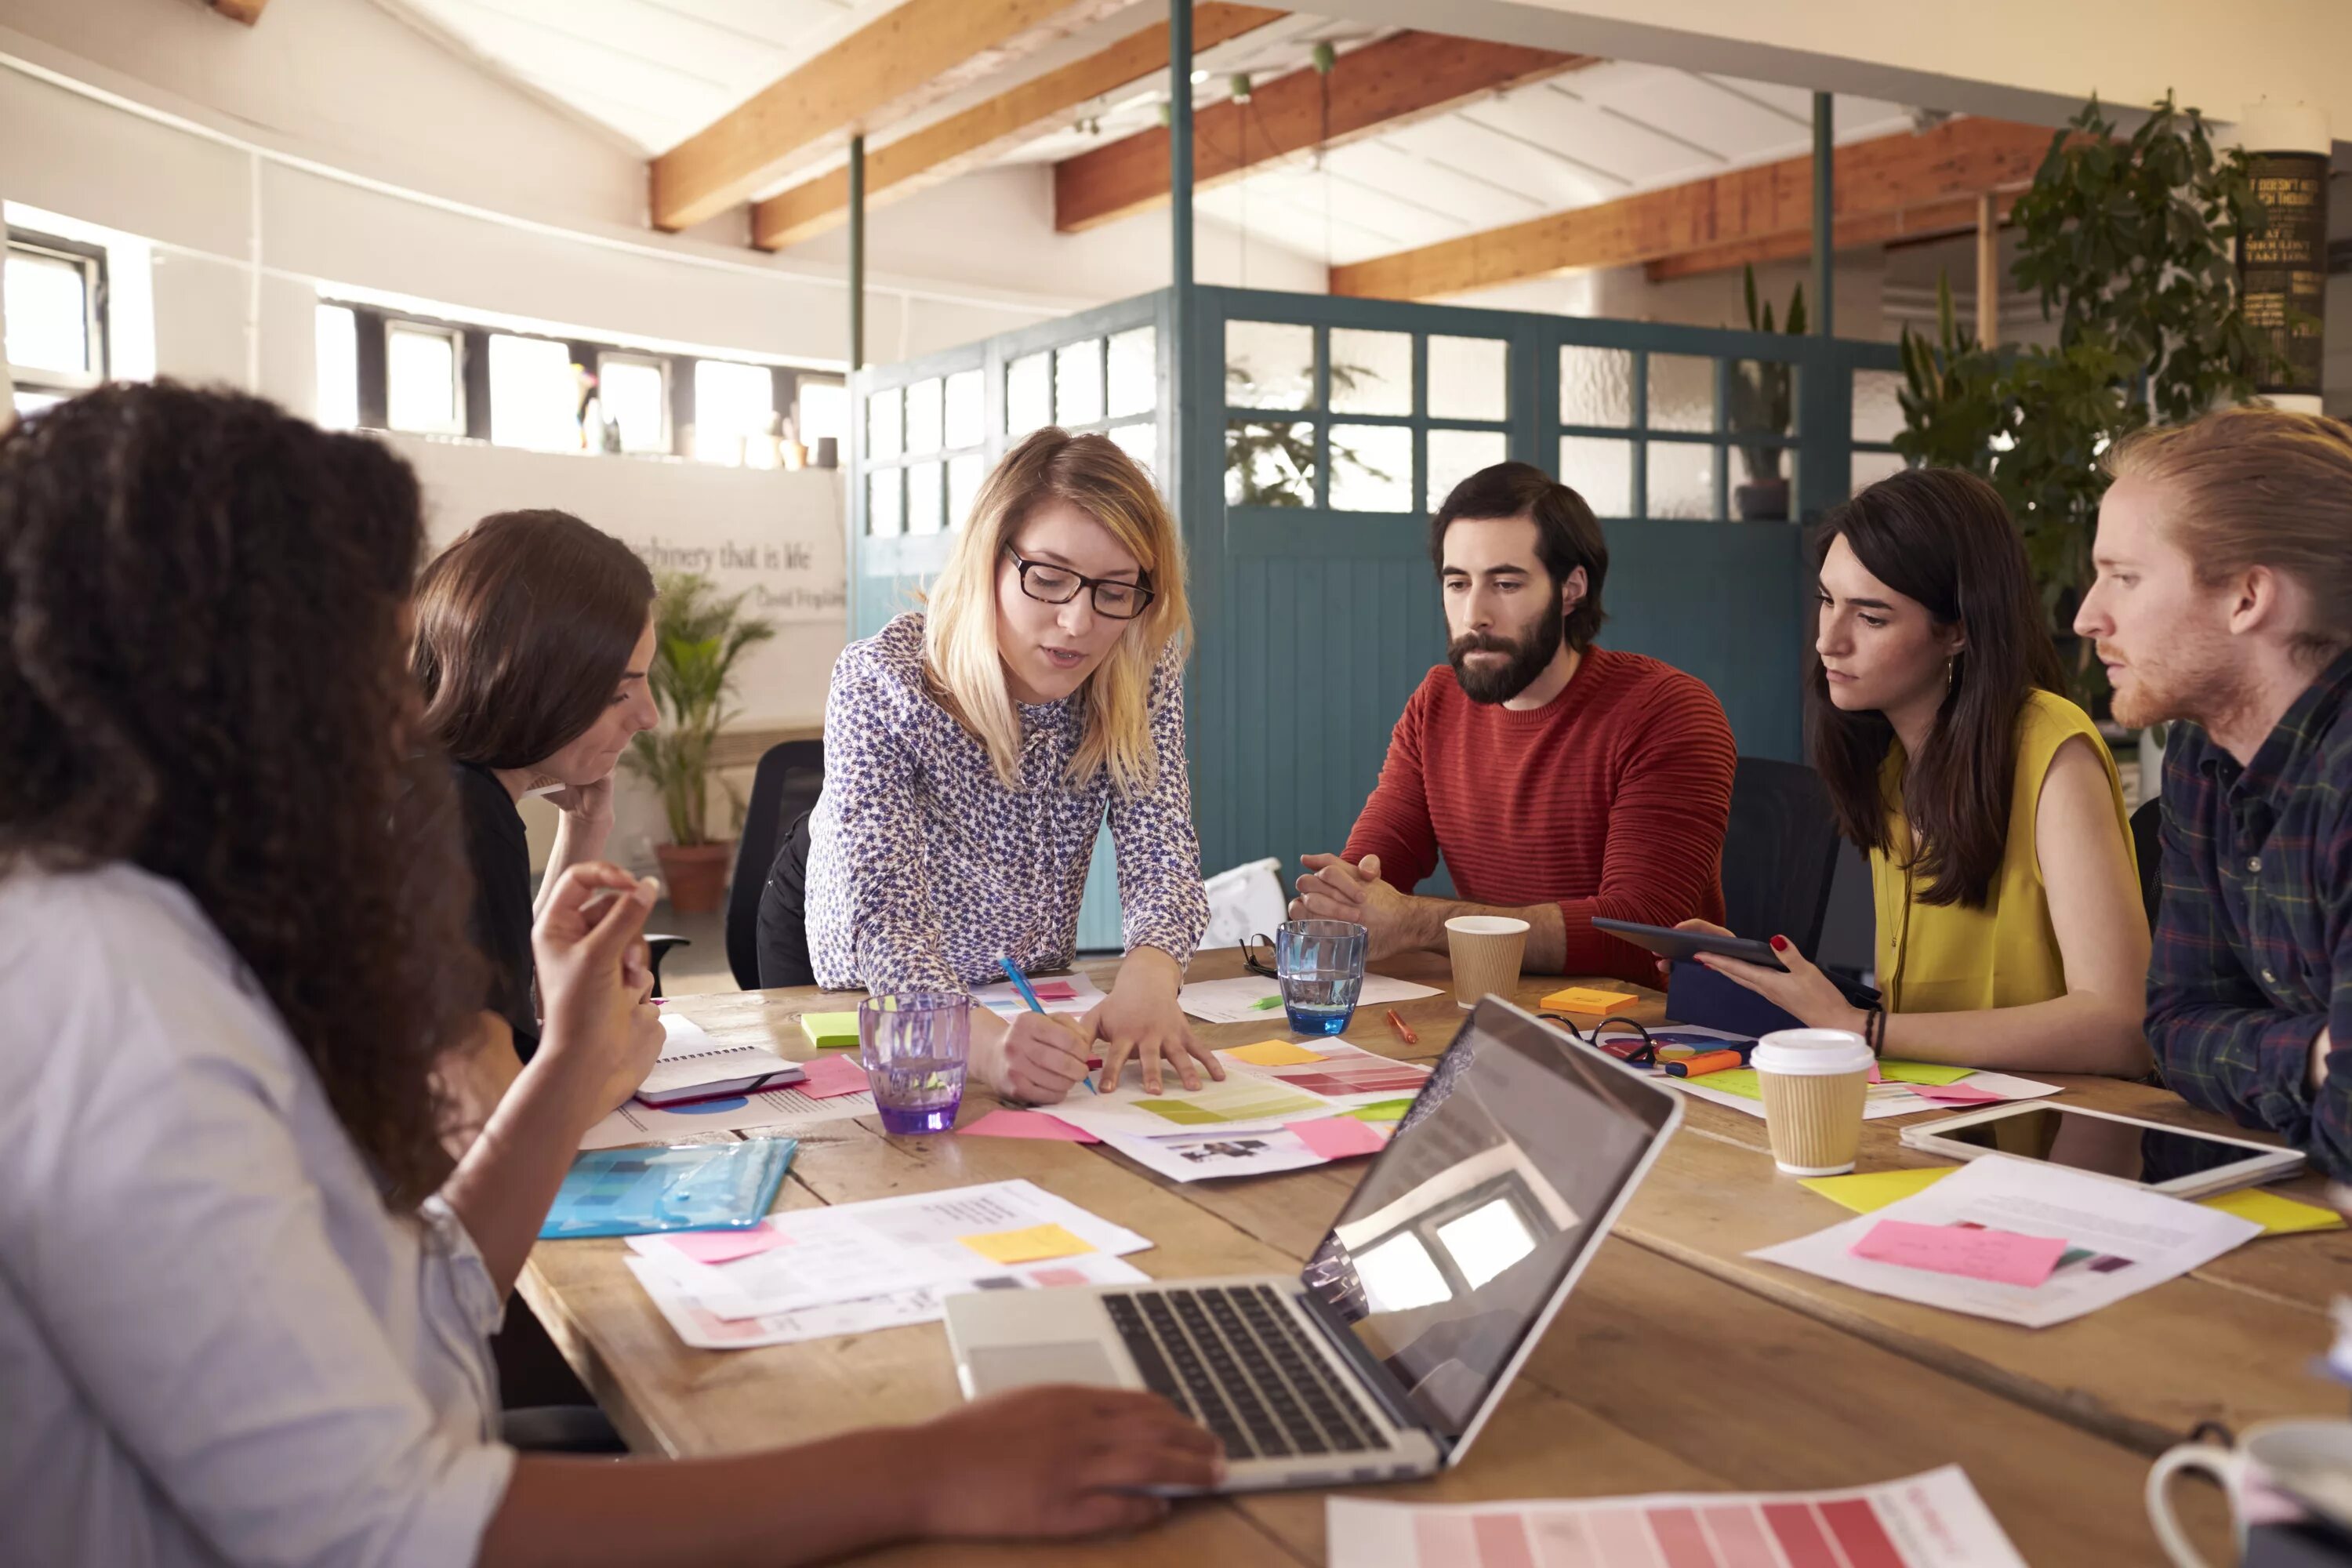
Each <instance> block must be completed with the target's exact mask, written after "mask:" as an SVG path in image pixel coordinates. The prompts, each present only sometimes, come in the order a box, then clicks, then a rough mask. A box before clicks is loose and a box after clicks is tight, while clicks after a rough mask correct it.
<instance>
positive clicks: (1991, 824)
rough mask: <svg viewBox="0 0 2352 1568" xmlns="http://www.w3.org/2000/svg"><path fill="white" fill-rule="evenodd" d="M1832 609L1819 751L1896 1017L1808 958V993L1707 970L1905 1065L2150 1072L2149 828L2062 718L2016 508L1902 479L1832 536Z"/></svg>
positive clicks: (2106, 760) (2073, 724) (2106, 766)
mask: <svg viewBox="0 0 2352 1568" xmlns="http://www.w3.org/2000/svg"><path fill="white" fill-rule="evenodd" d="M1819 598H1820V605H1821V612H1820V617H1819V626H1818V628H1817V635H1816V637H1815V639H1814V645H1813V646H1814V651H1815V653H1816V654H1817V655H1818V658H1817V661H1816V664H1815V667H1814V669H1813V674H1812V685H1811V692H1810V693H1809V696H1810V701H1809V704H1808V710H1807V723H1808V727H1809V729H1810V731H1811V734H1810V750H1811V754H1812V762H1813V766H1814V767H1815V768H1816V769H1817V770H1819V772H1820V773H1821V775H1822V782H1823V783H1824V784H1827V785H1828V786H1829V793H1830V799H1831V802H1832V805H1833V806H1834V808H1835V810H1836V812H1837V816H1838V822H1839V826H1841V827H1842V828H1843V830H1844V833H1845V836H1846V837H1848V838H1849V839H1851V840H1852V841H1853V843H1854V844H1856V845H1858V846H1859V847H1862V848H1863V849H1864V850H1866V851H1867V852H1868V853H1869V856H1870V879H1871V888H1872V891H1873V894H1874V901H1875V903H1876V906H1877V912H1878V985H1879V991H1880V994H1881V996H1882V998H1883V999H1884V1006H1883V1007H1881V1008H1877V1009H1864V1008H1858V1007H1856V1006H1854V1005H1853V1004H1852V1003H1850V1002H1848V1001H1847V1000H1846V997H1845V995H1844V994H1843V992H1842V991H1841V990H1840V989H1839V988H1838V986H1837V985H1836V984H1835V983H1833V982H1832V981H1831V980H1830V978H1829V977H1828V976H1826V975H1824V974H1823V973H1822V972H1821V971H1820V970H1819V969H1817V968H1815V967H1814V966H1813V964H1812V963H1811V962H1809V961H1808V960H1807V959H1806V957H1805V955H1804V954H1802V953H1801V952H1797V951H1796V950H1795V948H1794V947H1793V946H1791V945H1790V942H1788V940H1787V939H1786V938H1785V937H1780V936H1775V937H1773V938H1772V946H1773V948H1774V950H1775V951H1776V952H1778V953H1779V955H1780V962H1781V963H1783V964H1784V965H1785V966H1786V970H1785V972H1783V971H1779V970H1770V969H1767V968H1765V967H1763V966H1762V965H1760V964H1752V963H1739V962H1738V961H1737V960H1733V959H1724V958H1716V957H1705V958H1702V959H1701V960H1700V962H1701V963H1705V964H1706V965H1707V967H1709V968H1710V969H1714V970H1717V971H1719V972H1720V973H1724V974H1726V975H1728V976H1729V977H1730V978H1732V979H1733V980H1736V981H1738V983H1739V984H1742V985H1745V986H1747V987H1748V989H1749V990H1751V991H1754V992H1756V993H1758V994H1760V995H1762V996H1764V997H1765V998H1767V999H1768V1000H1769V1001H1771V1002H1773V1003H1775V1004H1777V1005H1780V1007H1782V1008H1783V1009H1785V1010H1786V1011H1788V1012H1790V1013H1791V1014H1793V1015H1794V1016H1796V1017H1797V1018H1798V1019H1800V1020H1801V1021H1802V1022H1803V1023H1805V1024H1807V1025H1811V1026H1816V1027H1825V1028H1840V1029H1851V1030H1853V1032H1855V1033H1857V1034H1860V1035H1863V1036H1864V1037H1866V1038H1868V1039H1869V1040H1870V1041H1871V1043H1872V1045H1873V1046H1874V1047H1878V1048H1879V1049H1880V1051H1881V1053H1882V1054H1884V1055H1892V1056H1895V1057H1899V1058H1907V1059H1910V1060H1914V1061H1929V1062H1946V1063H1952V1064H1959V1065H1965V1066H1969V1067H1983V1068H2040V1069H2042V1070H2043V1071H2047V1072H2099V1073H2117V1074H2122V1075H2126V1076H2137V1075H2138V1074H2141V1073H2145V1072H2146V1071H2147V1069H2148V1059H2149V1058H2148V1052H2147V1042H2146V1041H2145V1039H2144V1038H2143V1037H2142V1036H2141V1032H2140V1018H2141V1014H2142V1011H2143V1007H2144V1002H2143V997H2142V987H2143V985H2144V984H2145V980H2146V976H2147V958H2148V934H2147V908H2146V906H2145V904H2144V903H2143V902H2142V900H2141V897H2140V888H2139V879H2138V874H2137V871H2136V869H2135V868H2134V859H2133V853H2132V839H2131V821H2130V815H2129V813H2127V812H2126V810H2125V808H2124V799H2123V788H2122V784H2121V781H2120V780H2119V779H2118V778H2117V777H2116V764H2115V759H2114V758H2113V757H2111V756H2110V755H2109V754H2108V752H2107V748H2106V743H2105V742H2104V741H2102V740H2101V739H2100V738H2099V732H2098V729H2097V727H2096V726H2095V725H2094V724H2093V723H2092V722H2091V719H2090V716H2089V715H2088V714H2086V713H2084V711H2083V710H2081V709H2080V708H2078V707H2076V706H2075V705H2074V703H2072V702H2069V701H2068V700H2066V699H2065V698H2063V697H2062V696H2060V695H2059V690H2060V688H2061V686H2062V685H2063V681H2062V680H2061V679H2060V672H2059V668H2058V655H2057V651H2056V649H2055V648H2054V647H2053V645H2052V642H2051V637H2050V629H2049V624H2048V621H2047V619H2046V617H2045V616H2043V614H2042V602H2041V598H2040V596H2039V595H2037V594H2036V593H2035V591H2034V587H2033V580H2032V574H2031V573H2030V572H2029V571H2028V570H2027V567H2026V561H2025V546H2024V542H2023V541H2022V540H2021V539H2020V538H2019V537H2018V532H2017V528H2016V525H2015V524H2014V523H2012V522H2011V521H2010V517H2009V512H2008V510H2007V509H2005V508H2004V507H2003V506H2002V505H2001V500H2000V495H1999V493H1998V492H1996V491H1995V490H1994V489H1993V488H1992V487H1991V486H1990V485H1989V484H1987V483H1985V482H1984V481H1983V480H1982V479H1978V478H1976V477H1975V476H1973V475H1971V474H1967V473H1964V472H1961V471H1959V470H1958V469H1954V468H1912V469H1906V471H1904V472H1902V473H1899V474H1896V475H1894V476H1893V477H1891V478H1888V479H1881V480H1880V481H1879V482H1878V483H1876V484H1874V485H1873V486H1871V487H1870V488H1869V489H1865V490H1864V491H1863V492H1862V493H1861V494H1860V495H1857V496H1855V497H1854V498H1853V500H1850V501H1848V502H1847V503H1846V504H1845V505H1843V506H1842V507H1840V508H1838V509H1837V510H1834V511H1832V513H1831V514H1830V516H1829V519H1828V521H1827V523H1826V525H1825V527H1824V530H1823V533H1822V543H1821V583H1820V588H1819ZM1685 925H1686V926H1690V927H1694V928H1701V929H1710V930H1720V929H1721V928H1720V927H1706V925H1705V922H1702V921H1686V922H1685Z"/></svg>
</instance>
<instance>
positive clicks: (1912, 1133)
mask: <svg viewBox="0 0 2352 1568" xmlns="http://www.w3.org/2000/svg"><path fill="white" fill-rule="evenodd" d="M1903 1142H1905V1143H1906V1144H1908V1145H1909V1146H1910V1147H1912V1148H1914V1149H1920V1150H1925V1151H1926V1152H1929V1153H1932V1154H1941V1155H1943V1156H1945V1157H1946V1158H1947V1159H1952V1160H1973V1159H1975V1158H1976V1157H1977V1156H1978V1155H1979V1154H2008V1155H2011V1156H2014V1157H2015V1158H2017V1159H2020V1160H2045V1161H2048V1162H2049V1163H2052V1164H2053V1165H2065V1166H2068V1167H2070V1168H2072V1169H2074V1170H2077V1171H2087V1172H2089V1173H2092V1174H2093V1175H2096V1176H2106V1177H2108V1178H2110V1179H2112V1180H2115V1181H2119V1182H2129V1183H2131V1184H2133V1185H2135V1186H2143V1187H2147V1189H2149V1190H2150V1191H2151V1192H2158V1193H2165V1194H2169V1195H2171V1196H2173V1197H2176V1198H2201V1197H2209V1196H2210V1195H2211V1194H2215V1193H2226V1192H2229V1191H2230V1190H2231V1189H2232V1188H2235V1187H2253V1186H2260V1185H2261V1184H2263V1183H2264V1182H2275V1181H2279V1180H2282V1179H2283V1178H2284V1177H2287V1176H2291V1175H2294V1173H2297V1172H2298V1171H2300V1170H2302V1169H2303V1154H2302V1152H2300V1151H2298V1150H2294V1149H2281V1148H2278V1147H2276V1146H2274V1145H2273V1144H2269V1143H2256V1142H2251V1141H2249V1140H2247V1139H2243V1138H2224V1137H2221V1136H2220V1135H2218V1134H2216V1133H2211V1132H2192V1131H2189V1130H2188V1129H2187V1128H2183V1127H2168V1126H2166V1125H2164V1124H2163V1123H2162V1122H2160V1121H2140V1120H2139V1119H2138V1118H2137V1117H2132V1116H2117V1115H2116V1114H2114V1113H2113V1112H2112V1111H2105V1110H2085V1109H2084V1108H2083V1107H2082V1106H2079V1105H2052V1104H2049V1103H2048V1102H2047V1101H2042V1100H2036V1101H2033V1102H2032V1103H2029V1104H2024V1105H1996V1106H1993V1107H1990V1109H1988V1110H1972V1111H1970V1112H1969V1113H1968V1114H1967V1115H1965V1116H1952V1117H1947V1118H1945V1119H1944V1120H1943V1121H1929V1122H1924V1123H1922V1124H1920V1125H1918V1126H1916V1127H1906V1128H1905V1129H1904V1130H1903Z"/></svg>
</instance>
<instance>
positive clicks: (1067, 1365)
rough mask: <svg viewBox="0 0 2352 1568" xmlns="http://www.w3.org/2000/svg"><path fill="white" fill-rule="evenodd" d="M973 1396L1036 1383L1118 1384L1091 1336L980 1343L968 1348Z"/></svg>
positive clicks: (1107, 1359)
mask: <svg viewBox="0 0 2352 1568" xmlns="http://www.w3.org/2000/svg"><path fill="white" fill-rule="evenodd" d="M969 1359H970V1361H971V1381H972V1393H973V1394H974V1395H975V1396H980V1395H985V1394H995V1393H998V1392H1000V1391H1002V1390H1003V1389H1007V1388H1025V1387H1027V1386H1028V1385H1029V1384H1036V1383H1085V1384H1094V1385H1096V1386H1097V1387H1100V1388H1118V1387H1119V1386H1121V1383H1120V1379H1119V1375H1118V1368H1117V1367H1116V1366H1113V1365H1112V1364H1111V1359H1110V1356H1109V1354H1108V1352H1106V1351H1105V1350H1104V1349H1103V1347H1102V1346H1101V1345H1100V1344H1098V1343H1097V1342H1094V1341H1091V1340H1068V1341H1065V1342H1061V1343H1058V1344H1044V1345H981V1346H975V1347H974V1348H973V1349H972V1350H971V1352H970V1358H969Z"/></svg>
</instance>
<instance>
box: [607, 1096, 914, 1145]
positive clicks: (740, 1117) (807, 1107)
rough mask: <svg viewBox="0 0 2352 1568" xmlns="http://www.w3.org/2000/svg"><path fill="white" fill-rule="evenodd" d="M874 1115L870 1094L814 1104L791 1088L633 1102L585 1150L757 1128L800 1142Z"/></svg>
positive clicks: (629, 1102)
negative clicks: (824, 1126) (819, 1128)
mask: <svg viewBox="0 0 2352 1568" xmlns="http://www.w3.org/2000/svg"><path fill="white" fill-rule="evenodd" d="M873 1114H874V1096H873V1093H872V1092H871V1091H870V1090H867V1091H863V1092H860V1093H857V1094H845V1095H840V1096H838V1097H836V1098H835V1099H832V1100H812V1099H810V1098H809V1097H808V1096H807V1095H805V1094H803V1093H802V1092H801V1091H800V1090H798V1089H793V1088H790V1087H786V1088H782V1089H760V1090H758V1091H757V1092H755V1093H751V1094H730V1095H725V1096H722V1097H720V1098H719V1099H717V1100H689V1101H688V1102H687V1103H686V1104H684V1105H673V1106H668V1107H656V1106H651V1105H647V1104H646V1103H645V1102H644V1101H643V1100H625V1101H624V1102H623V1103H622V1106H621V1109H620V1110H615V1111H614V1112H613V1114H612V1115H610V1116H607V1117H606V1118H604V1121H599V1122H598V1123H596V1125H595V1126H593V1127H591V1128H590V1129H588V1135H587V1136H586V1137H584V1138H583V1139H581V1140H580V1147H582V1148H583V1149H618V1148H621V1147H622V1146H624V1145H625V1144H630V1143H676V1142H679V1141H680V1140H682V1139H687V1138H692V1137H694V1136H695V1135H696V1134H698V1133H702V1132H740V1131H746V1130H748V1129H751V1128H754V1127H761V1128H777V1129H781V1130H782V1131H784V1132H786V1133H788V1134H790V1135H792V1136H793V1137H798V1136H800V1135H802V1134H803V1133H804V1132H806V1131H809V1130H810V1129H811V1128H813V1127H814V1126H816V1125H818V1124H819V1123H822V1122H826V1121H841V1120H843V1119H845V1118H847V1117H852V1116H871V1115H873Z"/></svg>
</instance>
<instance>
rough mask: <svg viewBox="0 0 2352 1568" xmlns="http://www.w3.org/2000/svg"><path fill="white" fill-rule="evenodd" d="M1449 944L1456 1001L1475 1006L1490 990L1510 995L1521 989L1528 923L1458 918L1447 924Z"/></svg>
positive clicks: (1491, 917) (1497, 917) (1483, 917)
mask: <svg viewBox="0 0 2352 1568" xmlns="http://www.w3.org/2000/svg"><path fill="white" fill-rule="evenodd" d="M1445 945H1446V947H1447V948H1448V949H1449V950H1450V951H1451V952H1453V955H1454V1001H1455V1002H1456V1003H1457V1004H1459V1005H1462V1006H1465V1007H1475V1006H1476V1005H1477V1004H1478V998H1479V997H1481V996H1484V995H1485V994H1486V993H1488V992H1489V991H1492V992H1495V993H1496V994H1500V995H1503V996H1508V995H1510V994H1511V993H1512V992H1513V991H1515V990H1517V988H1518V984H1519V961H1520V960H1521V959H1523V958H1525V957H1526V956H1527V952H1528V922H1527V921H1519V920H1513V919H1512V918H1511V917H1510V916H1508V915H1456V916H1454V918H1453V919H1452V920H1450V921H1446V922H1445Z"/></svg>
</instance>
